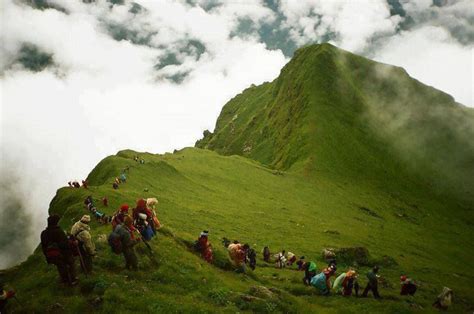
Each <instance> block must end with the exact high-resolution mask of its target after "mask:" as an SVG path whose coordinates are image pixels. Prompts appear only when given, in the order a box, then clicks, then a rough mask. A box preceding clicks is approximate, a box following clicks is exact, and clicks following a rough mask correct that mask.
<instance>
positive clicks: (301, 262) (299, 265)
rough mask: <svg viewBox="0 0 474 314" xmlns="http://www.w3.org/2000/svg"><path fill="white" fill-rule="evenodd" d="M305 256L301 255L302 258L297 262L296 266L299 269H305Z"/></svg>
mask: <svg viewBox="0 0 474 314" xmlns="http://www.w3.org/2000/svg"><path fill="white" fill-rule="evenodd" d="M304 259H305V257H304V256H301V257H300V259H299V260H298V261H297V262H296V266H298V270H304V269H303V266H304V263H305V261H304Z"/></svg>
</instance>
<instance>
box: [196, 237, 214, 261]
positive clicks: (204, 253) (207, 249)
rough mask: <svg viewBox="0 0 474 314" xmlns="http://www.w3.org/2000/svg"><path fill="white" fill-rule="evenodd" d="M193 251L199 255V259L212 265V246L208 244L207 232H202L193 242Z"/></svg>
mask: <svg viewBox="0 0 474 314" xmlns="http://www.w3.org/2000/svg"><path fill="white" fill-rule="evenodd" d="M195 249H196V250H197V251H198V252H199V253H200V254H201V257H202V258H203V259H204V260H205V261H206V262H208V263H211V264H212V260H213V254H212V246H211V244H210V243H209V231H207V230H204V231H203V232H201V234H200V235H199V238H198V239H197V241H196V242H195Z"/></svg>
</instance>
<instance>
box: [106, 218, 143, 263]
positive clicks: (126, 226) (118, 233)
mask: <svg viewBox="0 0 474 314" xmlns="http://www.w3.org/2000/svg"><path fill="white" fill-rule="evenodd" d="M135 230H136V229H135V227H134V226H133V220H132V218H131V217H130V216H126V217H125V219H124V222H123V223H122V224H120V225H118V226H117V228H115V230H114V231H113V232H112V233H111V234H110V236H109V244H110V246H111V247H112V251H113V252H114V253H116V254H120V253H122V254H123V257H124V258H125V268H127V269H128V270H137V269H138V259H137V255H136V253H135V245H136V244H137V243H138V242H140V238H139V237H136V236H135V234H134V233H135Z"/></svg>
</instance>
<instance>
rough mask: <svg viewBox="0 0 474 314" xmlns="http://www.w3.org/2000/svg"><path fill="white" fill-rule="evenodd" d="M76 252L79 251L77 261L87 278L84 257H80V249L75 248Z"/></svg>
mask: <svg viewBox="0 0 474 314" xmlns="http://www.w3.org/2000/svg"><path fill="white" fill-rule="evenodd" d="M77 252H78V253H79V262H80V263H81V268H82V270H83V271H84V275H86V278H87V269H86V264H85V263H84V258H83V257H82V253H81V249H80V248H77Z"/></svg>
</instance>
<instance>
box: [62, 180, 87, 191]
mask: <svg viewBox="0 0 474 314" xmlns="http://www.w3.org/2000/svg"><path fill="white" fill-rule="evenodd" d="M67 185H68V186H69V187H70V188H76V189H79V188H80V187H81V184H80V183H79V181H77V180H73V181H69V182H68V183H67ZM88 186H89V182H88V181H87V179H86V180H82V187H83V188H85V189H87V188H88Z"/></svg>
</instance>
